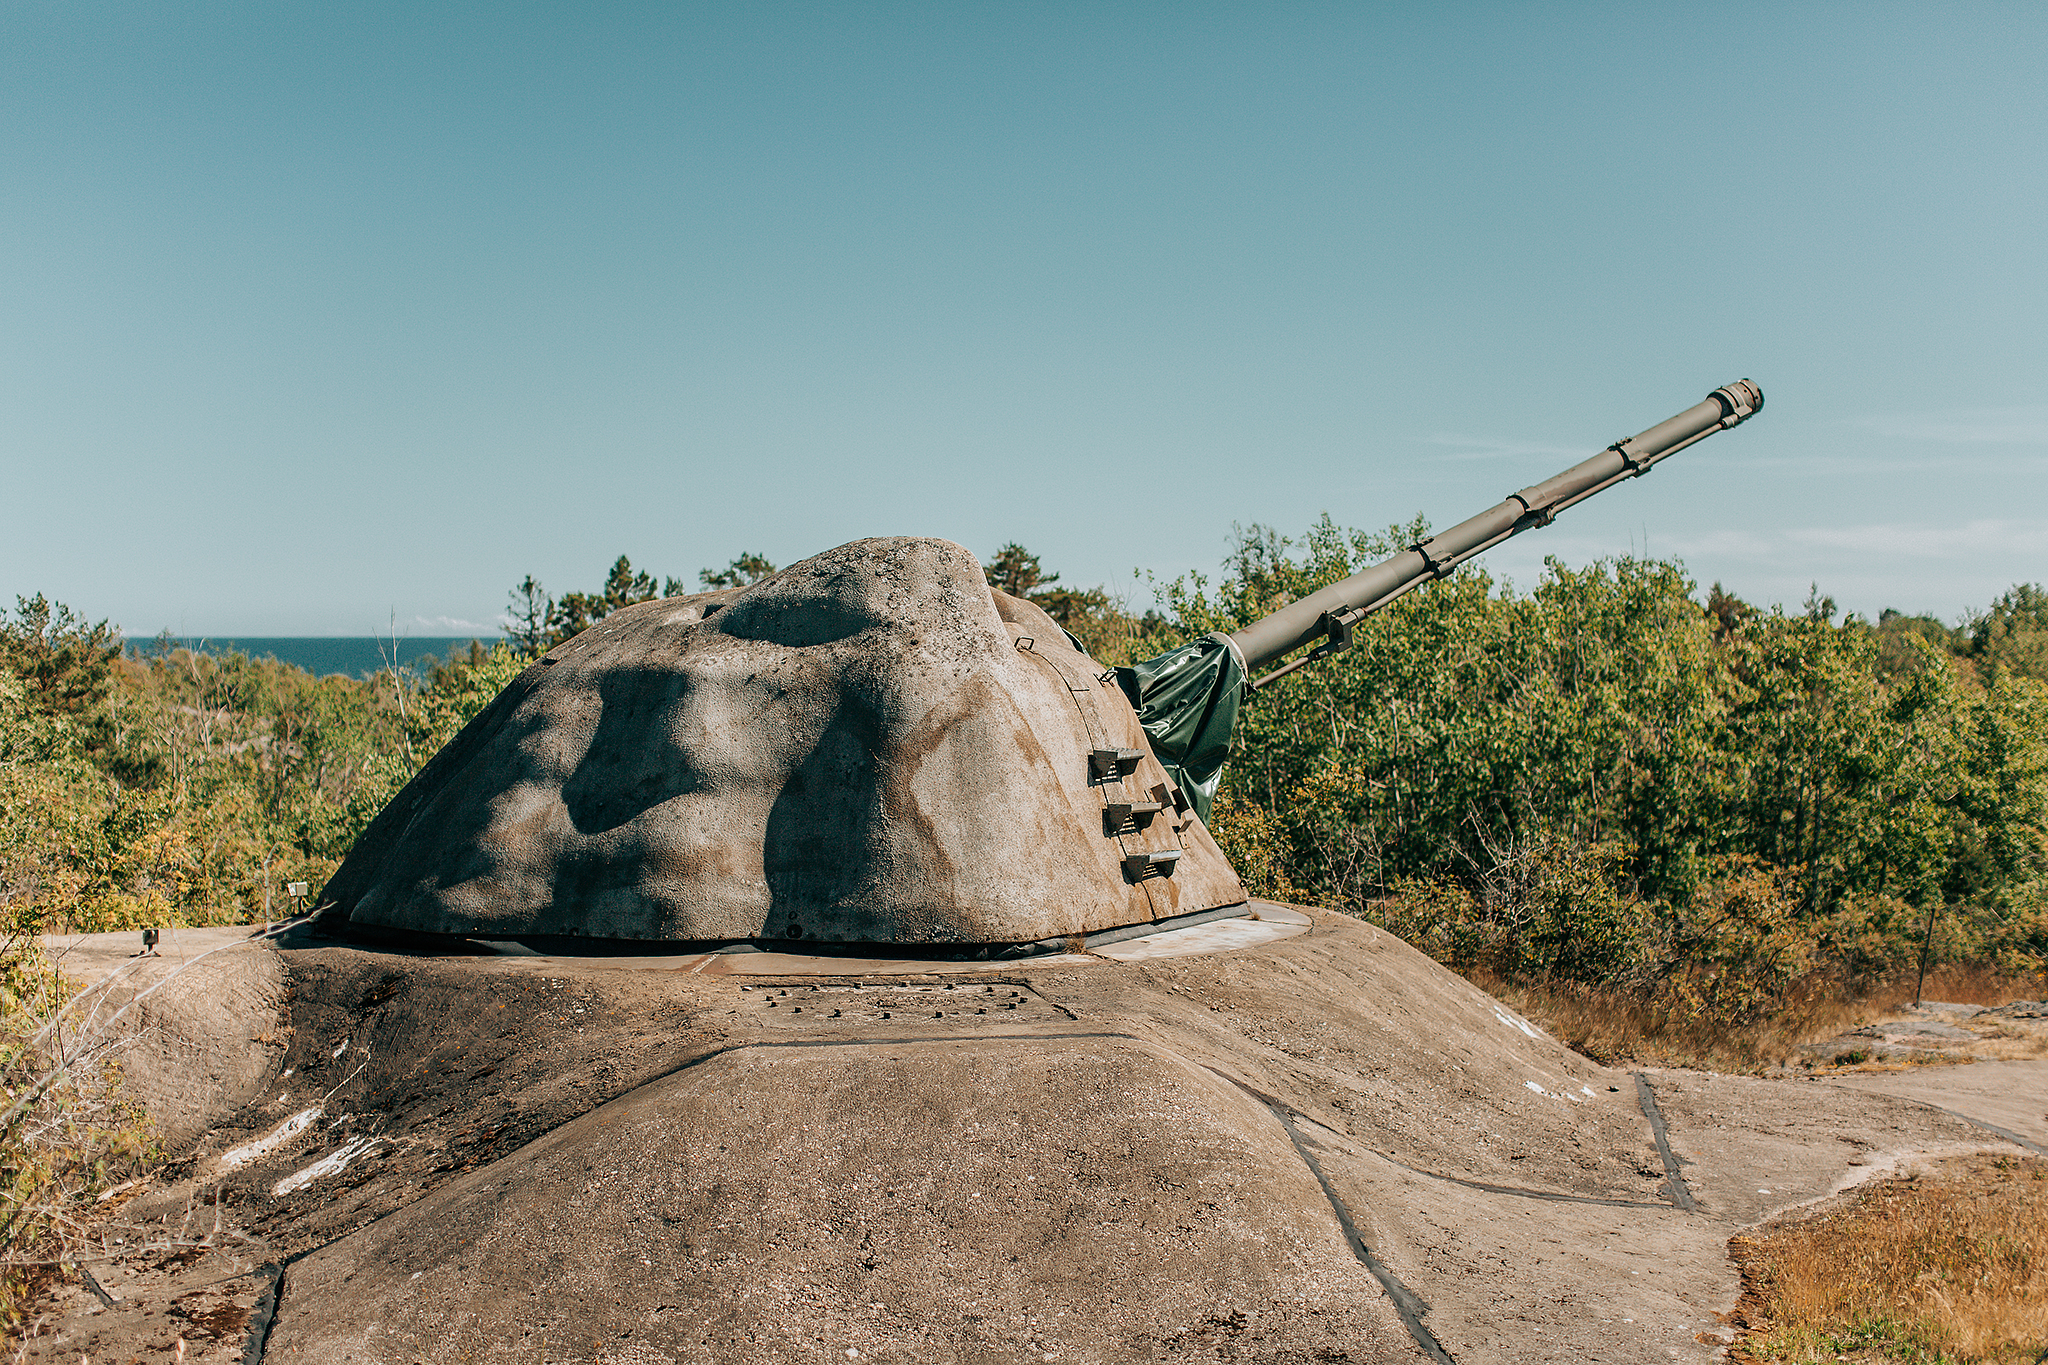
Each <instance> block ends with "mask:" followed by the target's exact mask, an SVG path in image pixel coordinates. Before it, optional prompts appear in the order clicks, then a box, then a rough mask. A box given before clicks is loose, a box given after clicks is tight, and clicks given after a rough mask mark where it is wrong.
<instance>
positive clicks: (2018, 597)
mask: <svg viewBox="0 0 2048 1365" xmlns="http://www.w3.org/2000/svg"><path fill="white" fill-rule="evenodd" d="M1964 631H1965V633H1966V634H1967V635H1968V636H1969V641H1970V644H1969V652H1970V658H1971V659H1972V660H1973V661H1974V662H1975V663H1976V665H1977V672H1978V674H1979V676H1981V677H1982V678H1983V680H1984V682H1985V683H1986V684H1987V685H1990V684H1993V683H1996V682H1998V681H1999V680H2000V679H2001V678H2005V677H2020V678H2032V679H2034V680H2036V681H2048V588H2043V587H2042V586H2041V585H2040V584H2039V583H2019V584H2015V585H2014V586H2013V588H2012V590H2011V591H2009V592H2007V593H2006V594H2005V595H2004V596H2002V597H2000V598H1999V599H1998V600H1997V601H1996V602H1993V603H1992V604H1991V609H1990V610H1989V611H1986V612H1984V613H1983V614H1982V615H1973V616H1972V617H1971V618H1970V619H1969V621H1968V622H1967V623H1966V624H1965V626H1964Z"/></svg>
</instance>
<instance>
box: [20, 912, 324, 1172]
mask: <svg viewBox="0 0 2048 1365" xmlns="http://www.w3.org/2000/svg"><path fill="white" fill-rule="evenodd" d="M253 932H254V931H252V930H251V929H250V928H249V926H247V925H236V926H230V927H225V928H213V929H166V930H164V931H163V939H162V942H161V943H160V944H159V945H158V948H157V952H156V953H155V954H152V955H149V956H143V955H142V935H141V934H140V933H139V932H136V933H126V934H69V935H62V936H59V935H51V936H50V937H48V938H46V939H44V941H43V942H44V946H45V949H46V951H47V952H48V953H49V955H50V958H51V960H52V961H53V962H55V963H56V964H57V966H58V968H59V970H61V971H62V972H63V973H64V974H65V975H66V976H68V977H70V978H71V979H72V980H74V981H77V982H79V983H80V984H81V985H84V986H85V987H86V988H87V992H86V994H84V995H83V996H82V997H81V998H80V999H79V1001H78V1009H79V1012H80V1013H79V1019H78V1027H80V1028H82V1029H84V1030H86V1031H88V1032H106V1033H108V1034H109V1035H110V1036H111V1037H113V1038H115V1039H118V1040H119V1041H118V1051H117V1052H116V1054H115V1055H116V1057H117V1059H118V1060H119V1061H120V1063H121V1068H122V1073H123V1076H124V1079H125V1082H126V1085H127V1090H128V1094H129V1096H130V1097H131V1098H133V1099H135V1100H137V1101H139V1102H140V1103H141V1104H142V1106H143V1108H144V1109H145V1110H146V1111H147V1112H148V1114H149V1116H150V1119H151V1120H152V1121H153V1122H154V1123H155V1125H156V1131H157V1134H158V1136H159V1137H160V1138H161V1139H162V1141H163V1142H164V1144H165V1145H166V1146H167V1147H170V1148H173V1149H177V1148H182V1147H186V1146H189V1145H191V1144H192V1142H194V1141H195V1140H196V1139H197V1138H198V1137H199V1136H200V1134H202V1133H204V1132H206V1130H207V1129H209V1128H211V1127H213V1126H214V1125H215V1124H217V1123H222V1122H224V1121H226V1120H227V1119H228V1118H229V1117H231V1116H232V1115H234V1114H235V1113H236V1112H237V1111H239V1110H240V1109H242V1108H243V1107H244V1106H245V1105H248V1104H251V1103H253V1102H255V1101H256V1100H257V1099H258V1098H259V1097H260V1096H262V1095H263V1094H264V1093H265V1092H266V1087H267V1086H269V1084H270V1083H271V1081H272V1079H273V1078H274V1077H275V1076H276V1075H277V1072H278V1069H279V1067H280V1066H281V1061H280V1059H281V1058H282V1057H283V1056H284V1050H285V1039H284V1036H283V1033H282V1025H283V1010H284V993H285V981H284V972H283V970H282V967H281V965H280V963H279V959H278V956H277V954H276V953H275V952H273V951H271V950H270V949H269V947H267V946H266V945H264V944H262V943H257V942H252V941H251V938H250V936H251V934H252V933H253ZM202 957H204V958H205V962H204V963H203V964H201V965H202V969H201V970H189V971H188V970H186V969H187V968H188V967H189V966H191V965H192V964H193V963H195V962H197V961H198V960H199V959H200V958H202Z"/></svg>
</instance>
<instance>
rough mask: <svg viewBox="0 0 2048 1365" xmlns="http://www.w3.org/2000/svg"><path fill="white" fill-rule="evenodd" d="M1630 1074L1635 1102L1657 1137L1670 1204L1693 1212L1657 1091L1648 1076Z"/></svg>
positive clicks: (1689, 1194) (1658, 1152)
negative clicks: (1632, 1079)
mask: <svg viewBox="0 0 2048 1365" xmlns="http://www.w3.org/2000/svg"><path fill="white" fill-rule="evenodd" d="M1631 1074H1633V1075H1634V1076H1635V1078H1636V1102H1637V1103H1638V1104H1640V1105H1641V1106H1642V1109H1643V1117H1644V1118H1646V1119H1648V1120H1649V1121H1650V1133H1651V1135H1652V1136H1654V1137H1655V1138H1656V1139H1657V1154H1658V1155H1659V1156H1661V1157H1663V1158H1664V1182H1665V1185H1666V1187H1667V1188H1668V1189H1669V1190H1670V1191H1671V1206H1672V1207H1673V1208H1676V1209H1682V1210H1683V1211H1685V1212H1686V1213H1692V1212H1695V1208H1694V1205H1693V1202H1692V1191H1691V1190H1689V1189H1687V1188H1686V1185H1685V1177H1684V1176H1683V1175H1681V1174H1679V1171H1678V1156H1677V1154H1676V1153H1674V1152H1673V1151H1672V1150H1671V1135H1670V1134H1669V1133H1668V1132H1666V1131H1665V1128H1664V1111H1663V1110H1662V1109H1659V1108H1658V1107H1657V1092H1656V1091H1654V1090H1652V1089H1651V1088H1650V1078H1649V1077H1648V1076H1645V1075H1644V1074H1643V1073H1642V1072H1640V1071H1637V1072H1633V1073H1631Z"/></svg>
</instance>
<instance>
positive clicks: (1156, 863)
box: [1124, 848, 1181, 881]
mask: <svg viewBox="0 0 2048 1365" xmlns="http://www.w3.org/2000/svg"><path fill="white" fill-rule="evenodd" d="M1180 853H1181V851H1180V850H1179V849H1177V848H1170V849H1167V850H1166V851H1165V852H1163V853H1132V854H1128V855H1126V856H1125V858H1124V872H1125V873H1126V874H1127V875H1129V877H1130V878H1131V880H1132V881H1136V880H1137V879H1138V878H1140V877H1142V876H1144V875H1145V873H1146V871H1147V870H1148V869H1151V868H1155V867H1156V868H1158V869H1159V875H1160V876H1162V877H1171V876H1172V875H1173V865H1174V864H1175V863H1177V862H1179V861H1180Z"/></svg>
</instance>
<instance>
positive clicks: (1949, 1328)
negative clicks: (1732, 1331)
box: [1729, 1153, 2048, 1365]
mask: <svg viewBox="0 0 2048 1365" xmlns="http://www.w3.org/2000/svg"><path fill="white" fill-rule="evenodd" d="M1729 1251H1730V1253H1731V1254H1732V1255H1733V1256H1734V1257H1735V1260H1736V1262H1737V1264H1738V1265H1740V1266H1741V1268H1742V1279H1743V1291H1744V1292H1743V1298H1742V1302H1741V1304H1740V1305H1739V1306H1738V1308H1737V1314H1736V1315H1737V1320H1738V1322H1739V1324H1740V1325H1741V1326H1742V1327H1743V1328H1745V1329H1746V1335H1745V1336H1744V1337H1743V1338H1742V1340H1741V1342H1740V1343H1739V1344H1738V1345H1737V1346H1736V1347H1735V1349H1734V1351H1733V1352H1732V1353H1731V1355H1732V1358H1733V1359H1735V1360H1738V1361H1745V1362H1763V1361H1770V1362H1799V1363H1801V1365H1803V1363H1804V1362H1823V1361H1826V1362H1833V1361H1854V1362H1861V1363H1862V1365H1908V1363H1910V1365H1938V1363H1941V1362H1980V1361H1981V1362H1997V1363H1998V1365H2007V1362H2019V1361H2029V1362H2031V1361H2037V1360H2039V1359H2041V1358H2042V1357H2043V1356H2044V1355H2048V1162H2044V1161H2043V1160H2041V1159H2040V1158H2037V1157H2002V1156H1993V1155H1987V1154H1981V1153H1980V1154H1977V1155H1973V1156H1968V1157H1958V1158H1951V1159H1949V1160H1946V1161H1943V1162H1939V1163H1936V1164H1934V1165H1932V1166H1930V1167H1929V1168H1927V1169H1926V1170H1925V1171H1924V1172H1914V1173H1912V1174H1909V1175H1907V1176H1905V1177H1901V1178H1897V1179H1890V1180H1884V1181H1877V1182H1873V1183H1872V1184H1870V1185H1866V1186H1864V1187H1863V1188H1862V1189H1860V1190H1858V1191H1856V1192H1854V1193H1852V1194H1849V1195H1845V1196H1844V1197H1843V1198H1842V1199H1841V1200H1839V1201H1836V1202H1835V1204H1833V1205H1832V1206H1830V1207H1828V1208H1827V1209H1825V1210H1824V1211H1822V1212H1820V1213H1818V1214H1815V1215H1812V1216H1810V1217H1807V1218H1804V1219H1801V1220H1800V1221H1798V1222H1794V1223H1791V1224H1787V1225H1783V1226H1780V1227H1776V1228H1770V1229H1766V1230H1764V1231H1762V1232H1760V1233H1758V1234H1756V1235H1754V1236H1750V1237H1737V1238H1735V1239H1733V1240H1732V1241H1731V1242H1730V1243H1729Z"/></svg>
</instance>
